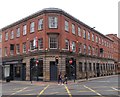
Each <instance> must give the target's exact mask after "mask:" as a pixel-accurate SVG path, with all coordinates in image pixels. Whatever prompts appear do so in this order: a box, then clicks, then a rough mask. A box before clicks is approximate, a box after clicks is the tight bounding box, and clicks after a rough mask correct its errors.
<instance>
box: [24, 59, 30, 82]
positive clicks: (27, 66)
mask: <svg viewBox="0 0 120 97" xmlns="http://www.w3.org/2000/svg"><path fill="white" fill-rule="evenodd" d="M25 61H26V80H30V59H29V58H26V60H25Z"/></svg>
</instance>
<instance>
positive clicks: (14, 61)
mask: <svg viewBox="0 0 120 97" xmlns="http://www.w3.org/2000/svg"><path fill="white" fill-rule="evenodd" d="M0 42H1V48H0V53H1V55H2V56H1V57H2V68H3V78H5V77H7V76H10V77H11V80H43V81H52V80H57V75H58V74H59V73H60V72H61V73H62V75H64V74H65V73H67V75H68V78H69V79H73V78H76V79H81V78H86V77H88V78H91V77H97V76H107V75H112V74H116V67H117V66H116V64H115V63H116V61H118V60H115V59H116V57H117V55H116V53H115V50H114V46H116V45H115V44H114V43H115V42H114V40H113V39H112V38H109V37H108V36H105V35H103V34H102V33H100V32H98V31H97V30H95V29H93V28H92V27H90V26H88V25H87V24H85V23H83V22H81V21H80V20H78V19H76V18H75V17H73V16H71V15H70V14H68V13H66V12H65V11H63V10H61V9H58V8H46V9H43V10H41V11H39V12H37V13H35V14H32V15H30V16H28V17H26V18H23V19H22V20H19V21H17V22H15V23H13V24H10V25H8V26H6V27H4V28H2V29H1V34H0ZM116 48H117V47H116ZM114 53H115V54H114Z"/></svg>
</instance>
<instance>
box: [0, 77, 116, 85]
mask: <svg viewBox="0 0 120 97" xmlns="http://www.w3.org/2000/svg"><path fill="white" fill-rule="evenodd" d="M116 76H118V75H110V76H101V77H94V78H88V80H86V79H79V80H75V82H74V80H68V84H76V83H81V82H86V81H91V80H99V79H102V78H109V77H116ZM10 82H11V83H19V84H26V85H46V84H49V85H54V84H58V82H57V81H48V82H44V81H32V83H31V81H15V80H14V81H10ZM0 83H2V84H5V83H6V81H5V80H4V81H2V80H0Z"/></svg>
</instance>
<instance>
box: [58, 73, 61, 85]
mask: <svg viewBox="0 0 120 97" xmlns="http://www.w3.org/2000/svg"><path fill="white" fill-rule="evenodd" d="M60 82H61V84H62V73H61V72H60V73H59V75H58V85H60V84H59V83H60Z"/></svg>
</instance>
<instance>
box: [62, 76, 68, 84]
mask: <svg viewBox="0 0 120 97" xmlns="http://www.w3.org/2000/svg"><path fill="white" fill-rule="evenodd" d="M64 83H66V84H67V74H65V75H64V81H63V84H64Z"/></svg>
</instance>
